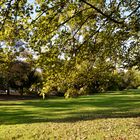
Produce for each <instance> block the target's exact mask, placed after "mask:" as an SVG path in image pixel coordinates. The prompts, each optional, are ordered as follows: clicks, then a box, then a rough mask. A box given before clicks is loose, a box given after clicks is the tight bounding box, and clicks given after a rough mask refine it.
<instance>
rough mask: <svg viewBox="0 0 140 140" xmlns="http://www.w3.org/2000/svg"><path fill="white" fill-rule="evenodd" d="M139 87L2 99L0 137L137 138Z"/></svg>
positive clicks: (139, 131)
mask: <svg viewBox="0 0 140 140" xmlns="http://www.w3.org/2000/svg"><path fill="white" fill-rule="evenodd" d="M139 138H140V90H139V89H138V90H128V91H123V92H110V93H104V94H98V95H93V96H82V97H78V98H74V99H63V98H53V99H45V100H26V101H25V100H24V101H23V100H21V101H0V140H17V139H19V140H22V139H25V140H47V139H50V140H59V139H60V140H61V139H62V140H67V139H68V140H82V139H83V140H86V139H88V140H102V139H103V140H104V139H105V140H108V139H111V140H112V139H113V140H131V139H132V140H138V139H139Z"/></svg>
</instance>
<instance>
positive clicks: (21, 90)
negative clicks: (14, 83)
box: [20, 87, 23, 96]
mask: <svg viewBox="0 0 140 140" xmlns="http://www.w3.org/2000/svg"><path fill="white" fill-rule="evenodd" d="M20 95H21V96H23V87H20Z"/></svg>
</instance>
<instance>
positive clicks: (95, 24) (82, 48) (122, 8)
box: [0, 0, 140, 92]
mask: <svg viewBox="0 0 140 140" xmlns="http://www.w3.org/2000/svg"><path fill="white" fill-rule="evenodd" d="M0 8H1V9H0V17H1V21H0V22H1V26H0V42H4V44H6V45H7V46H11V47H15V46H16V42H18V41H20V40H22V41H24V42H25V44H26V45H25V48H29V49H30V51H32V53H33V54H34V55H35V56H36V60H37V61H36V66H37V67H40V68H41V69H42V71H43V76H44V77H45V78H44V79H46V80H45V81H44V88H43V91H44V92H45V91H49V90H50V89H51V88H54V87H61V86H62V87H63V88H64V87H65V86H66V87H67V89H68V88H73V87H75V89H76V90H77V89H78V90H79V89H80V88H82V87H83V86H84V83H85V81H87V82H86V83H88V84H87V85H86V87H87V86H89V85H92V86H93V85H94V87H96V88H97V87H98V85H99V82H100V84H101V81H104V83H105V81H106V80H109V74H108V72H110V73H112V74H113V73H114V71H115V70H116V68H129V67H133V66H136V67H137V68H138V69H139V68H140V66H139V64H140V62H139V54H140V40H139V37H140V2H139V1H138V0H133V1H124V0H122V1H119V0H55V1H54V0H20V1H18V0H15V1H12V0H1V2H0ZM107 77H108V78H107ZM103 79H104V80H103ZM105 79H106V80H105ZM91 81H92V82H91ZM64 85H65V86H64ZM101 85H102V84H101ZM98 88H99V87H98Z"/></svg>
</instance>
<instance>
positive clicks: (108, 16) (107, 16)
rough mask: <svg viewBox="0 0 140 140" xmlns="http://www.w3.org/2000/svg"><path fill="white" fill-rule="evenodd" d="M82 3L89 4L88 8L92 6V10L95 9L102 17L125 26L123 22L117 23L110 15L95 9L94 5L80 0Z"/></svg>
mask: <svg viewBox="0 0 140 140" xmlns="http://www.w3.org/2000/svg"><path fill="white" fill-rule="evenodd" d="M80 1H81V2H83V3H85V4H87V5H88V6H90V7H91V8H93V9H94V10H96V11H97V12H98V13H100V14H101V15H103V16H104V17H106V18H107V19H109V20H110V21H113V22H114V23H117V24H123V22H122V21H117V20H116V19H113V18H112V17H111V16H110V15H107V14H105V13H104V12H102V11H101V10H100V9H98V8H97V7H95V6H94V5H92V4H90V3H88V2H87V1H85V0H80Z"/></svg>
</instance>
